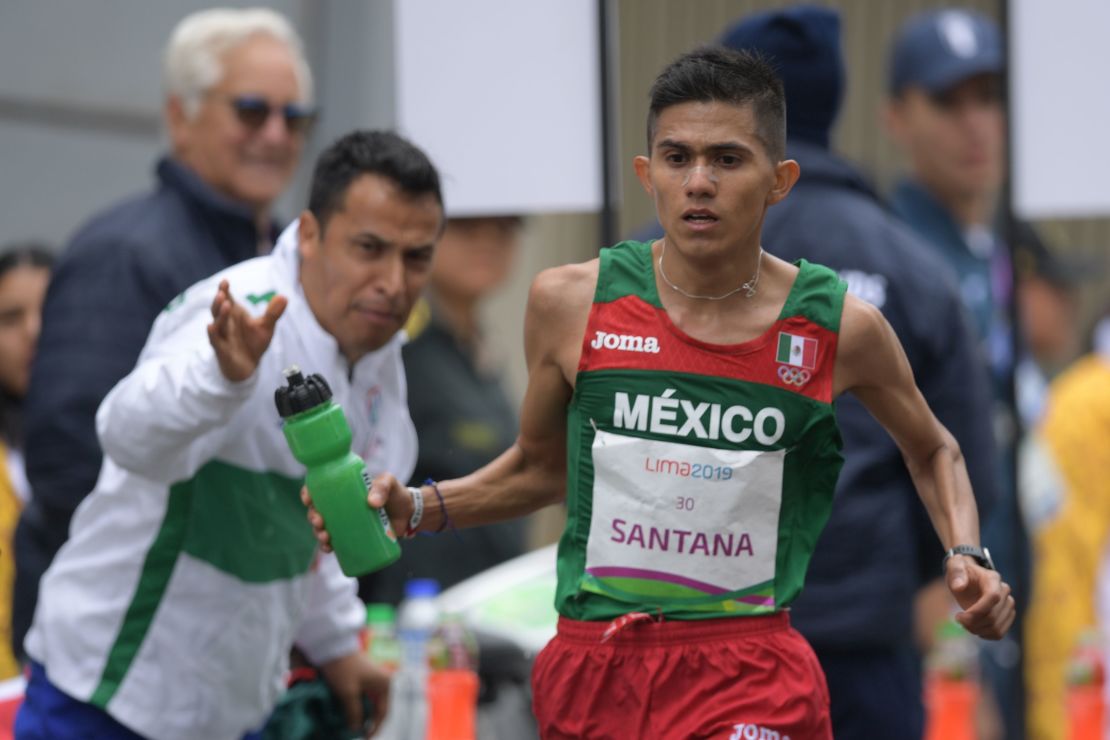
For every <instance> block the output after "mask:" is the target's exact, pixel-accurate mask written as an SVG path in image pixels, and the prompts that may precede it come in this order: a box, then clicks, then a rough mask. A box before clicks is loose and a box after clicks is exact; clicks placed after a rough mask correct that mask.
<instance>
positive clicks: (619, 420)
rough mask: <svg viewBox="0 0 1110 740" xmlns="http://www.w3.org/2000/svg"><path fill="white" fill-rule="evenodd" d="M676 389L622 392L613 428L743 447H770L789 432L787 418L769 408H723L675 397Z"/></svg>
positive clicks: (615, 398) (616, 400)
mask: <svg viewBox="0 0 1110 740" xmlns="http://www.w3.org/2000/svg"><path fill="white" fill-rule="evenodd" d="M674 394H675V389H674V388H668V389H667V390H665V391H663V395H661V396H647V395H644V394H637V395H635V396H629V395H628V394H627V393H620V392H618V393H617V394H615V395H614V396H613V426H614V427H616V428H617V429H635V430H636V431H639V432H651V433H652V434H666V435H670V436H674V437H694V438H696V439H720V438H721V437H724V438H725V439H727V440H728V441H729V442H734V443H737V444H740V443H742V442H745V441H747V439H748V438H749V437H755V441H756V442H758V443H759V444H761V445H766V446H767V447H770V446H771V445H773V444H774V443H775V442H778V441H779V439H781V438H782V435H783V432H785V431H786V416H785V415H784V414H783V413H782V411H781V410H780V409H776V408H774V407H771V406H768V407H766V408H762V409H759V410H757V411H755V412H754V413H753V412H752V410H751V409H749V408H748V407H747V406H740V405H736V406H722V405H721V404H719V403H709V402H707V401H700V402H698V401H687V400H686V399H684V398H673V396H674Z"/></svg>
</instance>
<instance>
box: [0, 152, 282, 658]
mask: <svg viewBox="0 0 1110 740" xmlns="http://www.w3.org/2000/svg"><path fill="white" fill-rule="evenodd" d="M157 175H158V181H159V182H158V186H157V187H156V188H155V189H154V191H153V192H150V193H147V194H144V195H141V196H138V197H135V198H132V199H130V200H127V201H125V202H123V203H121V204H119V205H116V206H114V207H113V208H110V209H109V210H107V211H105V212H103V213H101V214H99V215H97V216H95V217H94V218H93V219H92V220H91V221H90V222H89V223H87V224H86V225H85V226H84V227H83V228H81V229H80V231H78V233H77V234H76V236H74V237H73V240H72V241H71V243H70V244H69V246H68V248H67V249H66V251H65V252H64V253H63V255H62V257H61V260H60V261H59V262H58V264H57V266H56V268H55V271H54V276H53V279H52V280H51V283H50V287H49V289H48V291H47V295H46V302H45V304H44V306H43V316H42V334H41V335H40V337H39V343H38V349H37V351H36V354H35V362H34V367H33V369H32V374H31V387H30V390H29V391H28V395H27V399H26V402H25V405H24V409H23V411H24V421H25V430H24V431H25V442H24V454H25V456H26V464H27V477H28V479H29V480H30V483H31V491H32V496H33V498H32V500H31V502H30V503H29V504H28V506H27V508H26V509H25V510H24V512H23V515H22V517H21V518H20V521H19V525H18V527H17V530H16V537H15V551H16V562H17V566H16V568H17V574H16V586H15V604H14V607H13V640H14V642H15V647H16V650H17V654H21V653H22V640H23V634H24V633H25V632H26V630H27V628H28V627H29V626H30V622H31V617H32V615H33V613H34V605H35V600H36V595H37V591H38V582H39V578H40V577H41V576H42V573H43V572H44V571H45V570H46V568H47V567H48V566H49V565H50V562H51V561H52V560H53V558H54V554H55V553H56V552H57V551H58V549H59V548H60V547H61V545H62V543H63V542H65V540H66V539H67V537H68V532H69V521H70V517H71V516H72V515H73V511H74V510H75V509H76V508H77V505H78V504H79V503H80V502H81V501H82V500H83V499H84V498H85V496H86V495H87V494H88V493H89V492H90V491H92V489H93V486H94V485H95V483H96V478H97V475H98V474H99V472H100V463H101V451H100V445H99V444H98V442H97V438H96V426H95V417H96V409H97V407H98V406H99V405H100V402H101V401H102V400H103V399H104V397H105V396H106V395H107V394H108V391H110V390H111V389H112V387H113V386H114V385H115V384H116V383H117V382H118V381H119V380H120V379H121V378H123V377H124V376H125V375H127V373H129V372H130V371H131V369H132V367H134V365H135V361H136V360H137V359H138V357H139V352H140V351H141V350H142V348H143V344H144V343H145V342H146V338H147V334H148V333H149V332H150V327H151V325H152V324H153V323H154V319H155V318H156V317H157V316H158V313H159V311H161V310H162V309H163V308H165V306H166V304H167V303H169V302H170V300H171V299H172V298H173V297H174V296H176V295H177V294H179V293H181V291H183V290H184V289H185V288H187V287H189V286H190V285H192V284H193V283H195V282H197V281H198V280H200V279H202V278H205V277H208V276H209V275H211V274H213V273H215V272H218V271H219V270H222V269H223V268H225V267H228V266H229V265H232V264H234V263H236V262H240V261H242V260H245V259H248V258H251V257H255V256H257V254H258V243H259V235H258V229H257V226H256V222H255V218H254V215H253V213H252V212H251V211H250V210H249V209H247V208H246V207H245V206H243V205H240V204H238V203H235V202H233V201H231V200H229V199H227V198H225V197H223V196H221V195H219V194H217V193H215V192H214V191H213V190H211V189H210V188H209V187H208V186H207V185H206V184H205V183H204V182H202V181H201V180H200V179H199V178H198V177H197V176H196V175H195V174H194V173H193V172H192V171H191V170H189V169H187V168H186V167H184V166H182V165H181V164H179V163H177V162H174V161H172V160H169V159H163V160H161V161H160V162H159V163H158V166H157ZM266 236H267V237H270V238H272V237H273V236H274V234H272V233H271V234H267V235H266Z"/></svg>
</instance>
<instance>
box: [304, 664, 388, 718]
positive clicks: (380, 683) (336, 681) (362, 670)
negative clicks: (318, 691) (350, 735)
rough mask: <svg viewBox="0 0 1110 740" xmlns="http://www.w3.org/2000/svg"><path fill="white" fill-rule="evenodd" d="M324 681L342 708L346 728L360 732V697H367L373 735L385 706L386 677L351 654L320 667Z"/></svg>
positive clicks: (386, 702) (386, 703) (386, 699)
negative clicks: (368, 698)
mask: <svg viewBox="0 0 1110 740" xmlns="http://www.w3.org/2000/svg"><path fill="white" fill-rule="evenodd" d="M320 672H321V673H323V674H324V680H325V681H327V682H328V686H330V687H331V690H332V692H333V693H334V694H335V696H336V698H338V699H339V702H340V704H341V705H342V706H343V714H344V716H346V718H347V725H348V726H349V727H350V728H351V729H352V730H361V729H362V726H363V723H364V722H365V720H366V718H365V717H363V716H362V697H363V695H366V696H369V697H370V698H371V699H372V700H373V705H374V732H371V733H370V736H373V734H374V733H375V732H377V731H378V729H379V728H380V727H381V726H382V720H383V719H385V712H386V709H387V708H388V704H389V676H388V675H387V674H386V673H385V672H383V671H382V670H380V669H379V668H377V667H375V666H374V665H372V664H371V663H370V661H369V660H367V659H366V658H365V657H363V656H362V655H360V654H358V653H351V654H350V655H345V656H343V657H342V658H336V659H335V660H333V661H330V662H328V663H325V664H323V665H322V666H320Z"/></svg>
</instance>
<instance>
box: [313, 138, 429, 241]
mask: <svg viewBox="0 0 1110 740" xmlns="http://www.w3.org/2000/svg"><path fill="white" fill-rule="evenodd" d="M362 175H378V176H379V177H384V178H385V179H387V180H389V181H391V182H392V183H393V184H395V185H396V186H397V187H398V188H399V189H400V190H401V192H403V193H405V194H406V195H409V196H412V197H417V196H421V195H433V196H435V199H436V202H437V203H439V205H440V207H441V208H442V207H443V193H442V191H441V190H440V185H439V172H438V171H436V168H435V165H433V164H432V162H431V160H430V159H428V155H426V154H425V153H424V152H423V151H422V150H421V149H420V148H419V147H417V146H416V145H414V144H412V143H411V142H409V141H408V140H406V139H404V138H402V137H401V136H398V135H397V134H395V133H393V132H392V131H352V132H351V133H349V134H347V135H346V136H343V137H342V138H340V139H339V140H338V141H336V142H335V143H334V144H332V145H331V146H329V147H328V148H327V149H325V150H324V152H323V153H322V154H320V157H319V159H317V160H316V169H315V170H314V171H313V173H312V190H311V192H310V193H309V197H308V210H309V211H311V212H312V215H313V216H315V217H316V220H317V222H319V224H320V230H321V231H323V230H325V229H326V228H327V221H328V219H329V218H330V217H331V215H332V214H333V213H335V212H336V211H338V210H339V209H340V208H341V207H342V206H343V198H344V197H345V196H346V194H347V188H349V187H350V186H351V183H352V182H354V180H356V179H357V178H359V177H361V176H362Z"/></svg>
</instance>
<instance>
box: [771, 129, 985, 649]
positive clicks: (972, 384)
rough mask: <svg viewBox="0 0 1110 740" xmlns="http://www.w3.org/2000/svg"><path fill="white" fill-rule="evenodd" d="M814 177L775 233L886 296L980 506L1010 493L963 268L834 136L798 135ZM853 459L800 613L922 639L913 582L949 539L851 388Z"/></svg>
mask: <svg viewBox="0 0 1110 740" xmlns="http://www.w3.org/2000/svg"><path fill="white" fill-rule="evenodd" d="M788 154H789V156H790V157H791V158H793V159H795V160H797V161H798V163H799V165H800V166H801V169H802V175H801V179H800V180H799V182H798V184H797V185H796V186H795V187H794V189H793V191H791V193H790V195H789V196H788V197H787V198H786V199H785V200H784V201H782V202H781V203H779V204H777V205H775V206H772V207H771V208H770V210H769V211H768V213H767V219H766V221H765V223H764V228H763V244H764V247H765V248H766V249H767V250H768V251H769V252H770V253H772V254H774V255H775V256H777V257H781V258H783V259H786V260H796V259H798V258H800V257H804V258H806V259H807V260H811V261H813V262H817V263H820V264H823V265H827V266H828V267H831V268H832V269H834V270H836V271H837V272H839V273H840V275H841V277H842V278H843V279H845V280H846V281H847V282H848V286H849V290H850V291H851V292H852V293H853V294H855V295H856V296H858V297H860V298H863V299H864V300H867V301H868V302H870V303H873V304H875V305H876V306H877V307H878V308H879V309H880V310H881V311H882V313H883V315H884V316H885V317H886V319H887V321H889V322H890V324H891V326H892V327H893V328H894V331H895V333H896V334H897V335H898V337H899V339H900V340H901V342H902V345H903V347H904V348H905V351H906V355H907V357H908V359H909V362H910V366H911V367H912V368H913V372H914V377H915V380H916V381H917V385H918V386H919V387H920V388H921V392H922V394H923V395H924V396H925V400H926V401H927V402H928V403H929V407H930V408H931V409H932V410H933V412H934V413H935V414H936V415H937V417H938V418H939V419H940V421H941V423H943V424H944V425H945V426H946V427H947V428H948V429H949V430H950V431H951V432H952V434H953V435H954V436H955V437H956V440H957V441H958V442H959V444H960V447H961V449H962V450H963V453H964V456H965V459H966V461H967V466H968V474H969V476H970V478H971V483H972V487H973V489H974V491H975V494H976V500H977V502H978V504H979V508H980V512H983V511H984V510H985V509H988V508H989V507H990V506H991V505H992V504H993V502H994V500H995V498H996V496H997V493H996V487H997V481H996V479H995V471H996V467H995V458H994V442H993V438H992V430H991V423H990V419H991V389H990V379H989V377H988V375H987V371H986V369H985V368H984V367H983V365H982V363H981V361H980V358H979V355H978V349H977V347H978V344H977V340H976V339H975V335H974V334H973V332H972V329H971V325H970V320H969V319H968V318H967V316H966V312H965V310H964V308H963V305H962V303H961V301H960V295H959V292H958V290H957V288H956V282H955V278H954V276H953V275H952V273H951V271H950V268H949V267H947V266H946V265H945V264H944V263H943V262H942V261H941V260H939V259H938V258H937V257H936V255H935V252H934V251H933V250H932V249H930V247H929V246H928V245H927V244H925V243H924V242H922V241H921V240H920V238H919V237H918V236H916V235H915V234H914V233H912V232H911V231H910V229H909V228H908V227H906V226H905V225H904V224H902V223H901V222H900V221H899V220H898V219H897V218H896V217H895V216H893V215H892V214H891V213H889V212H888V211H887V210H886V209H885V207H884V205H883V204H882V202H881V201H880V200H879V197H878V196H877V195H876V194H875V192H874V191H873V190H872V189H871V188H870V187H869V186H868V185H867V184H866V183H865V182H864V180H863V178H862V177H861V176H860V175H859V173H858V172H857V171H856V170H855V169H853V168H852V167H851V166H850V165H849V164H847V163H846V162H844V161H843V160H841V159H839V158H837V157H835V156H834V155H832V154H830V153H829V152H828V151H827V150H825V149H821V148H819V147H815V146H812V145H809V144H805V143H803V142H790V146H789V152H788ZM837 422H838V424H839V426H840V431H841V434H842V436H843V439H844V458H845V462H844V468H843V470H842V472H841V474H840V479H839V481H838V483H837V488H836V494H835V499H834V503H833V508H832V514H831V516H830V518H829V523H828V526H827V527H826V528H825V530H824V532H823V533H822V534H821V537H820V538H819V540H818V543H817V549H816V551H815V552H814V555H813V559H812V561H811V564H810V567H809V571H808V573H807V575H806V584H805V588H804V590H803V591H802V594H801V596H800V597H799V598H798V599H797V600H796V601H795V602H794V604H793V607H792V613H791V622H792V623H793V625H794V626H795V627H796V628H797V629H798V630H799V631H801V632H802V634H803V635H805V636H806V638H808V639H809V641H810V642H811V643H812V644H813V645H814V647H815V648H817V649H818V650H822V649H824V650H838V649H849V648H850V649H858V648H878V649H884V648H897V647H900V646H906V645H911V644H912V639H913V632H912V628H913V595H914V592H915V591H916V590H917V589H918V587H920V586H921V585H923V584H924V583H925V582H927V581H929V580H932V579H934V578H937V577H940V575H941V571H940V562H941V556H942V554H943V553H942V550H941V547H940V544H939V541H938V540H937V538H936V535H935V534H934V533H933V530H932V525H931V524H930V522H929V520H928V517H927V515H926V514H925V509H924V507H923V506H922V505H921V503H920V501H919V499H918V497H917V494H916V492H915V489H914V487H913V483H912V481H911V479H910V476H909V472H908V471H907V470H906V467H905V464H904V463H903V461H902V456H901V453H900V452H899V450H898V448H897V446H896V445H895V444H894V442H893V440H891V438H890V436H889V435H888V434H887V433H886V431H885V430H884V429H883V428H882V427H881V426H880V425H879V424H878V422H876V421H875V420H874V419H873V418H872V417H871V415H870V414H869V413H868V412H867V410H866V409H865V408H864V407H863V405H862V404H860V403H859V402H858V401H857V400H855V398H854V397H852V396H851V395H850V394H846V395H844V396H842V397H841V398H840V399H839V400H838V401H837Z"/></svg>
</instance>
